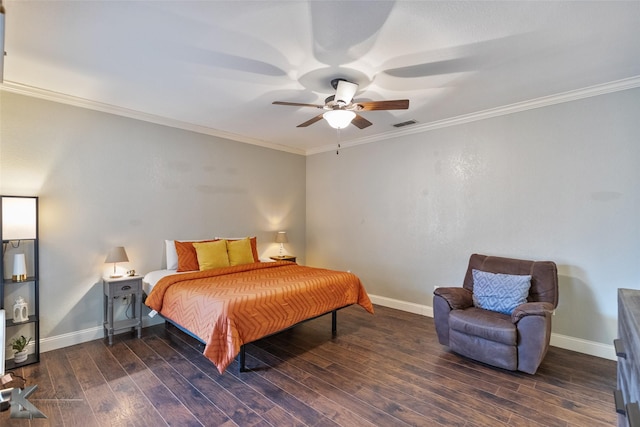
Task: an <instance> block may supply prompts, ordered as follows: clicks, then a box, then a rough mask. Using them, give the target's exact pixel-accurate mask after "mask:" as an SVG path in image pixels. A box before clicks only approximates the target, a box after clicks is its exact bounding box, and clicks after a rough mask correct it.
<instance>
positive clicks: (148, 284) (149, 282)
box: [142, 270, 187, 295]
mask: <svg viewBox="0 0 640 427" xmlns="http://www.w3.org/2000/svg"><path fill="white" fill-rule="evenodd" d="M185 273H187V272H185ZM172 274H182V273H178V272H177V271H176V270H155V271H150V272H149V273H147V274H145V275H144V277H143V279H142V290H144V292H145V293H146V294H147V295H149V293H150V292H151V289H153V287H154V286H155V285H156V283H158V281H159V280H160V279H162V278H163V277H166V276H170V275H172Z"/></svg>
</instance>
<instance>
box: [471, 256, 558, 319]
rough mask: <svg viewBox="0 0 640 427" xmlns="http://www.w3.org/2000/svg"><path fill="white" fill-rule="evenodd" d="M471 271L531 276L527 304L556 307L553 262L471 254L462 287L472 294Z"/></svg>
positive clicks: (554, 266) (555, 269)
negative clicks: (535, 303) (540, 303)
mask: <svg viewBox="0 0 640 427" xmlns="http://www.w3.org/2000/svg"><path fill="white" fill-rule="evenodd" d="M473 269H476V270H482V271H488V272H490V273H504V274H516V275H531V287H530V289H529V297H528V298H527V301H529V302H549V303H551V304H553V307H554V308H555V307H557V306H558V270H557V267H556V264H555V263H554V262H553V261H528V260H520V259H514V258H502V257H496V256H488V255H480V254H473V255H471V257H470V258H469V266H468V268H467V274H466V275H465V278H464V282H463V284H462V286H463V287H464V288H465V289H468V290H470V291H471V292H473Z"/></svg>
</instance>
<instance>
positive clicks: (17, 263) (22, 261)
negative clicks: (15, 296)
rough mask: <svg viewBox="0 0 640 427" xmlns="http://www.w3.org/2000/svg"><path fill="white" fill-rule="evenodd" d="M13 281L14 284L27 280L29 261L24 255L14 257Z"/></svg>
mask: <svg viewBox="0 0 640 427" xmlns="http://www.w3.org/2000/svg"><path fill="white" fill-rule="evenodd" d="M11 280H13V281H14V282H24V281H25V280H27V260H26V258H25V256H24V254H15V255H14V256H13V275H12V276H11Z"/></svg>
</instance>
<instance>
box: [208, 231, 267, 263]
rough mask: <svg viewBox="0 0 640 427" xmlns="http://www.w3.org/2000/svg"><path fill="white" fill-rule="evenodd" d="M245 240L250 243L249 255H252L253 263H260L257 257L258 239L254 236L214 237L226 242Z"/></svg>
mask: <svg viewBox="0 0 640 427" xmlns="http://www.w3.org/2000/svg"><path fill="white" fill-rule="evenodd" d="M247 238H248V239H249V241H250V242H251V253H252V254H253V262H260V257H259V256H258V239H256V237H255V236H253V237H216V239H220V240H228V241H234V240H242V239H247Z"/></svg>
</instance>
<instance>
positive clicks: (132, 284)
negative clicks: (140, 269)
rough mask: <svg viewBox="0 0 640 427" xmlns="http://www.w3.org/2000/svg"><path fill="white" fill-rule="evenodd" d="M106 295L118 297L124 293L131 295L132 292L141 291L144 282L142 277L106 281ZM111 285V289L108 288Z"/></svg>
mask: <svg viewBox="0 0 640 427" xmlns="http://www.w3.org/2000/svg"><path fill="white" fill-rule="evenodd" d="M104 286H105V289H104V293H105V295H110V296H111V297H118V296H122V295H129V294H132V293H136V292H138V291H140V288H141V286H142V282H141V281H140V279H131V280H127V279H123V280H118V281H113V282H105V284H104ZM107 287H109V288H110V289H107Z"/></svg>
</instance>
